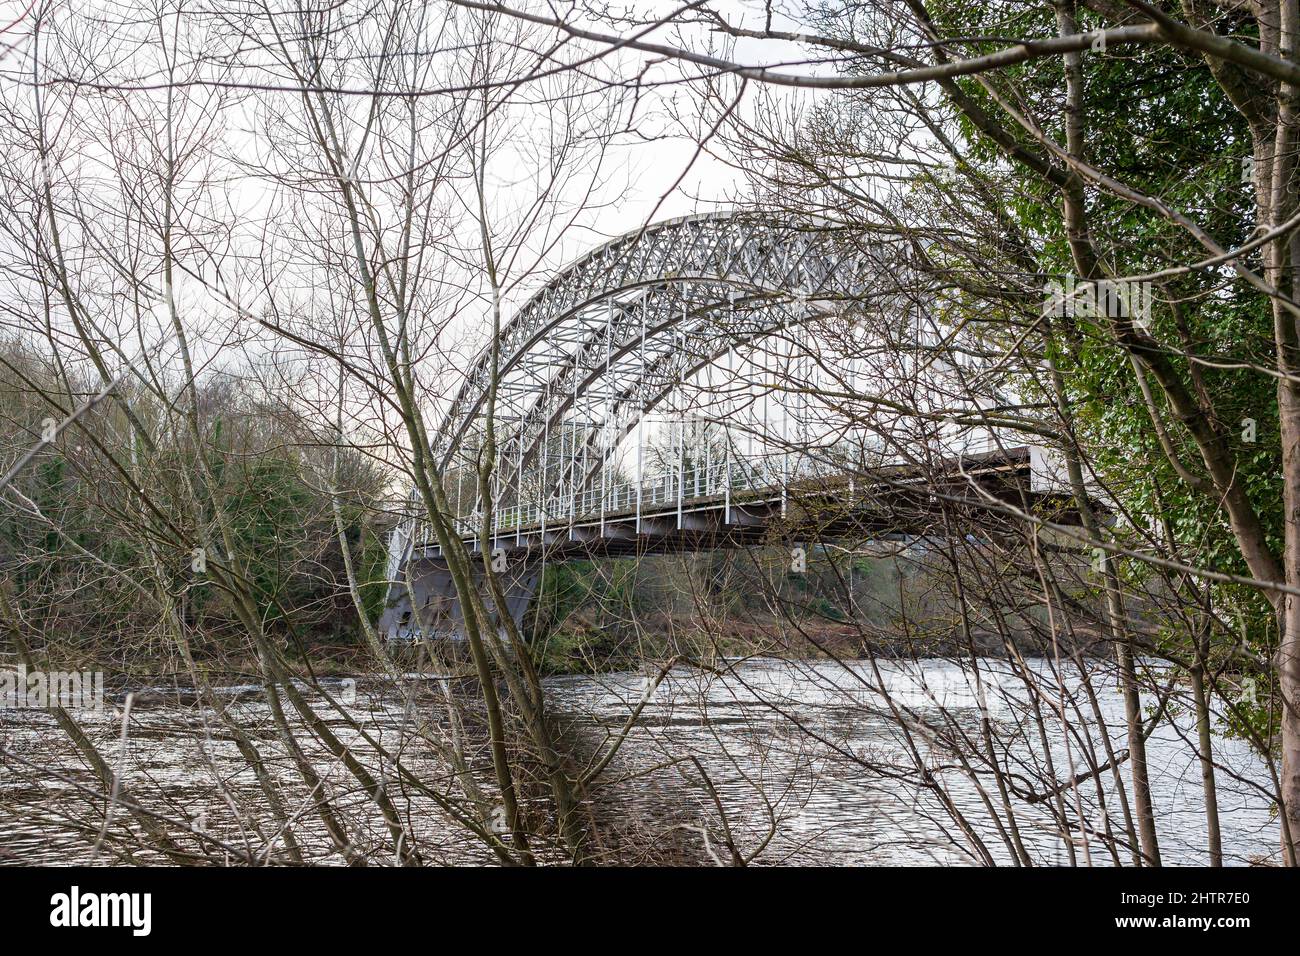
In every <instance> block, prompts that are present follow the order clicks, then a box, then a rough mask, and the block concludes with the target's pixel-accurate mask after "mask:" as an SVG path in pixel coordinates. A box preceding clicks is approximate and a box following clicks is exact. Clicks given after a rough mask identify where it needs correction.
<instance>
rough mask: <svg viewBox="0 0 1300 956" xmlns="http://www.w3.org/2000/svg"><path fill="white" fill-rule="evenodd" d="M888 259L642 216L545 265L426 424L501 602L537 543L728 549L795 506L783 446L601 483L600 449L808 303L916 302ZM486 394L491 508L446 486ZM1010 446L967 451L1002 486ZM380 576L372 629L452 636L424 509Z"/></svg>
mask: <svg viewBox="0 0 1300 956" xmlns="http://www.w3.org/2000/svg"><path fill="white" fill-rule="evenodd" d="M906 274H907V262H906V255H905V251H904V250H903V249H902V248H901V247H899V246H898V245H897V244H895V243H891V242H888V241H883V240H880V241H873V242H872V243H871V244H870V245H867V246H863V245H861V244H858V243H856V242H853V241H851V240H849V239H847V238H846V237H844V236H843V235H842V234H839V233H837V232H836V231H834V230H831V229H827V228H825V227H824V226H821V225H820V224H816V223H813V224H808V223H806V222H804V223H793V222H790V221H786V220H783V219H782V218H781V217H779V216H775V215H764V214H752V213H719V214H708V215H699V216H690V217H686V218H681V219H675V220H670V221H666V222H661V223H657V224H654V225H651V226H647V227H646V228H644V229H640V230H637V231H636V232H633V233H629V234H628V235H625V236H623V237H621V238H618V239H615V240H613V241H611V242H609V243H606V244H605V245H603V246H600V247H599V248H596V249H594V250H592V251H591V252H589V253H587V254H586V255H584V256H583V257H581V258H580V259H578V260H577V261H576V262H573V263H571V264H570V265H569V266H567V267H566V268H564V269H562V270H561V271H559V272H558V273H557V274H556V275H555V277H554V278H553V279H552V280H551V281H550V282H549V283H548V284H547V285H546V286H545V287H543V288H542V289H540V290H539V291H538V292H537V293H536V294H535V295H533V297H532V298H531V299H529V300H528V301H527V303H525V304H524V306H523V307H522V308H521V309H520V310H519V312H518V313H517V314H516V315H515V317H514V318H513V319H512V320H511V321H510V322H509V324H508V325H507V326H506V327H505V328H503V329H502V334H501V336H500V340H499V346H498V348H497V349H496V350H493V349H491V348H490V347H489V348H487V349H485V350H484V351H483V352H482V353H481V354H480V355H479V356H478V357H477V359H476V360H475V361H474V362H473V363H472V365H471V366H470V368H469V370H468V372H467V374H466V377H465V380H464V383H463V384H462V386H461V387H460V389H459V391H458V393H457V395H456V396H455V398H454V400H453V401H452V402H451V404H450V406H449V408H448V410H447V412H446V414H445V415H444V417H443V418H442V421H441V424H440V425H439V427H438V429H437V431H436V433H435V436H434V438H433V441H432V445H433V448H432V449H431V451H432V452H433V460H434V461H435V462H436V466H437V467H438V468H440V469H441V474H442V476H443V479H444V483H445V484H446V485H447V486H448V487H449V491H450V492H451V493H452V494H453V495H454V498H453V503H454V504H455V505H457V506H458V512H459V513H458V514H457V516H456V520H455V530H456V532H457V533H458V534H459V535H460V536H462V537H463V539H464V540H466V541H467V542H471V547H473V548H478V547H480V546H481V534H482V531H483V530H484V529H483V518H482V515H483V513H484V512H485V511H487V512H489V514H490V519H489V520H490V521H491V526H490V528H489V529H488V532H489V535H488V536H489V546H490V547H491V548H492V549H493V551H494V552H496V553H497V554H498V556H500V557H506V556H508V558H507V560H503V561H502V564H503V565H506V566H507V567H508V575H509V577H508V589H507V596H508V599H509V601H510V603H511V607H510V608H509V610H510V613H512V614H513V615H514V616H515V617H516V618H517V619H518V618H520V617H521V616H522V614H523V612H524V610H525V609H526V608H527V605H528V603H529V601H530V600H531V596H532V593H533V591H534V589H535V586H536V580H537V562H536V560H533V558H534V557H535V556H536V555H537V554H539V553H540V552H541V551H542V550H543V549H545V551H546V553H548V554H550V555H552V556H553V557H559V558H563V557H564V556H565V555H569V554H574V553H584V554H591V553H611V554H619V553H629V552H637V553H645V552H647V551H656V550H658V551H662V550H669V549H677V550H680V549H700V548H708V547H719V546H726V545H727V544H734V543H738V542H742V541H748V540H754V539H756V538H758V537H761V536H762V535H763V534H765V533H766V530H767V527H768V526H769V525H770V524H771V523H773V521H774V520H776V519H778V518H783V517H788V515H789V511H790V508H791V501H792V491H793V500H795V502H796V506H801V505H800V502H803V501H804V500H805V499H806V498H808V497H809V496H810V495H812V491H811V488H812V485H811V484H810V482H811V481H812V480H813V479H819V480H818V481H817V484H818V486H819V487H822V488H823V492H821V493H819V494H821V496H822V497H824V486H825V484H826V482H825V479H826V477H827V476H826V475H824V474H821V475H818V474H815V473H816V472H818V471H819V470H822V471H824V469H819V467H817V466H810V464H809V462H807V461H802V462H792V461H791V459H790V456H789V455H782V456H780V460H779V461H777V460H766V461H753V460H745V459H738V458H736V457H733V456H731V455H730V454H728V455H726V456H721V455H719V456H716V457H715V459H713V460H706V461H703V462H701V461H695V460H693V461H692V462H691V465H690V467H689V469H688V468H687V467H686V465H685V462H684V460H682V461H679V463H678V468H677V469H676V471H675V472H674V471H673V469H671V468H669V469H667V470H666V471H665V472H664V473H662V474H659V475H656V476H654V477H653V478H652V479H650V480H647V479H646V477H645V475H644V473H643V472H642V469H641V468H640V466H639V464H638V468H637V474H636V477H635V478H634V479H633V480H631V481H627V480H622V481H620V480H618V476H617V475H616V474H615V469H614V468H612V467H611V461H612V460H613V458H614V456H615V454H616V453H617V451H618V450H619V449H620V448H621V447H622V445H623V442H624V440H625V439H626V438H627V437H628V436H629V435H630V434H631V433H632V431H633V430H635V429H637V428H638V425H639V424H640V423H641V422H642V421H644V420H645V419H646V417H647V416H649V415H651V414H652V413H654V412H655V410H656V409H658V408H659V407H660V406H661V405H663V404H664V403H665V402H666V401H668V400H669V399H670V397H671V396H672V395H673V394H674V393H675V392H677V391H678V390H679V389H681V388H682V386H683V383H685V382H686V381H688V380H690V379H691V378H692V377H693V376H695V375H697V374H698V373H700V372H701V370H704V369H707V368H709V367H716V366H717V364H718V363H719V362H720V361H724V360H725V359H726V358H727V357H728V356H729V355H730V356H734V354H735V353H736V351H737V350H738V349H743V348H745V347H747V346H750V345H752V343H754V342H756V341H759V340H762V339H765V338H770V337H772V336H781V335H786V336H790V335H796V334H797V330H798V329H799V328H800V327H801V325H802V323H803V322H804V321H805V320H806V319H807V318H808V317H809V316H811V315H814V314H823V315H824V314H827V313H829V312H831V311H833V310H835V309H836V308H838V305H837V303H839V302H842V301H846V300H847V301H853V302H862V301H871V302H873V303H874V305H875V308H876V309H877V310H878V311H884V312H886V313H891V314H896V315H899V316H905V315H908V314H910V313H912V312H914V311H915V310H916V308H917V305H916V303H915V302H913V301H911V300H909V299H907V298H906V297H905V296H904V295H903V294H900V290H901V289H906V288H907V285H908V284H907V283H906V282H905V281H904V277H905V276H906ZM489 409H491V410H492V423H493V425H494V430H495V438H496V440H495V447H496V461H495V462H494V468H493V472H492V474H493V478H492V488H491V495H492V500H493V507H492V508H490V509H484V508H483V503H482V501H481V500H479V498H478V496H477V495H476V494H475V495H465V494H463V493H462V492H463V490H464V489H463V485H464V484H470V485H471V486H472V484H473V482H472V480H470V481H465V480H464V476H465V475H466V473H472V467H473V465H474V463H475V462H476V459H477V456H478V454H479V453H480V450H481V448H482V444H483V435H484V432H485V427H486V424H487V415H488V411H489ZM986 441H987V436H986ZM984 447H985V448H987V444H985V446H984ZM637 448H638V455H639V453H640V449H641V443H638V445H637ZM1028 458H1029V456H1028V454H1027V453H1026V450H1025V449H1018V450H1016V451H1015V452H1014V453H1011V454H1006V453H1002V452H998V453H993V454H988V453H986V454H984V455H983V456H982V457H980V458H976V459H972V461H971V462H970V464H971V465H972V466H973V467H974V469H975V471H976V472H978V473H979V474H981V475H985V476H987V478H988V480H989V481H990V482H992V483H994V484H1003V485H1005V484H1006V483H1007V482H1008V481H1012V482H1014V481H1016V480H1018V479H1022V478H1024V477H1025V474H1026V473H1027V472H1026V469H1027V467H1028ZM963 470H964V471H966V472H967V473H969V471H970V469H963ZM453 476H459V478H460V480H457V478H453ZM905 477H906V476H904V475H901V473H900V474H895V475H893V477H890V478H887V479H886V480H887V481H890V482H892V483H894V484H897V483H898V482H900V481H904V482H905ZM963 480H966V479H965V478H964V479H963ZM843 485H844V487H843V488H842V489H840V490H838V491H837V492H835V497H838V498H840V499H851V498H853V497H854V495H855V494H860V493H861V492H862V491H864V490H865V489H861V488H855V487H854V484H853V481H852V479H848V480H847V481H846V482H844V483H843ZM452 486H455V487H452ZM900 503H901V502H900ZM914 504H915V502H912V503H911V505H914ZM911 505H909V506H911ZM418 510H419V509H415V511H416V513H418ZM388 577H389V580H390V581H391V582H393V583H392V585H391V586H390V593H389V600H388V606H387V608H386V610H385V612H384V615H383V618H382V620H381V623H380V627H381V630H383V631H384V632H385V633H386V634H387V635H388V636H389V637H390V638H394V639H410V638H411V637H413V636H415V635H416V634H418V633H421V632H423V633H426V634H430V633H432V634H437V635H439V636H448V635H454V634H456V633H458V625H457V621H458V620H459V617H460V610H459V606H458V602H457V599H456V597H455V592H454V588H453V587H452V584H451V579H450V574H449V572H448V571H447V566H446V562H445V560H444V559H443V557H442V554H441V548H440V547H439V545H438V543H437V541H436V539H434V538H432V536H431V535H430V534H429V532H428V529H427V528H426V527H425V525H424V524H423V522H421V521H419V520H417V519H414V518H412V519H409V520H407V521H406V522H404V523H403V524H402V525H400V526H399V527H398V529H397V530H396V531H395V532H394V535H393V538H392V541H391V544H390V552H389V565H388Z"/></svg>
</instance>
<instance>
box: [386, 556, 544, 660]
mask: <svg viewBox="0 0 1300 956" xmlns="http://www.w3.org/2000/svg"><path fill="white" fill-rule="evenodd" d="M474 557H475V559H476V560H478V556H477V555H475V556H474ZM511 563H512V565H513V566H514V567H512V568H511V569H510V570H507V571H504V572H499V573H498V578H499V580H500V581H501V587H502V590H503V591H504V592H505V599H506V606H505V608H504V611H505V613H506V614H509V615H510V617H511V619H512V620H513V621H514V622H515V625H516V626H518V627H519V628H521V629H522V628H523V622H524V615H525V614H527V613H528V607H529V605H530V604H532V602H533V596H534V595H535V594H536V592H537V585H538V583H539V581H540V580H541V568H540V566H538V565H537V564H535V563H534V562H531V561H522V560H519V559H516V560H515V561H513V562H511ZM402 572H403V574H404V575H406V574H407V573H408V572H409V581H410V587H409V588H408V586H407V581H406V580H403V581H402V582H401V583H395V584H394V585H393V586H392V589H391V590H390V592H389V596H388V605H387V607H385V608H384V613H383V615H382V616H381V617H380V619H379V632H380V633H381V634H382V635H383V636H384V638H385V639H386V640H390V641H397V642H402V643H412V642H415V641H418V640H419V639H420V637H421V636H422V635H423V636H424V637H428V638H429V639H430V640H443V641H464V640H465V616H464V612H463V610H462V608H461V603H460V598H459V597H458V596H457V595H456V586H455V584H454V583H453V581H452V577H451V570H450V569H449V568H448V566H447V562H446V561H443V560H442V559H441V558H420V557H413V558H411V560H410V562H409V564H408V565H407V567H404V568H403V569H402ZM474 583H475V584H476V585H478V586H479V587H480V588H481V590H480V593H481V594H484V598H485V601H486V603H487V605H488V607H489V608H491V606H492V601H491V598H489V597H487V595H486V586H485V584H484V580H483V569H482V566H481V565H479V566H476V568H475V571H474ZM499 633H500V635H501V636H502V637H503V638H504V636H505V627H504V626H500V628H499Z"/></svg>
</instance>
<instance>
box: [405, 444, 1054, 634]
mask: <svg viewBox="0 0 1300 956" xmlns="http://www.w3.org/2000/svg"><path fill="white" fill-rule="evenodd" d="M889 471H890V473H888V474H885V473H882V474H881V475H879V476H877V477H876V478H875V480H873V481H871V482H870V483H868V484H867V486H866V487H865V488H864V487H862V485H861V484H860V483H858V482H853V481H850V480H846V479H843V480H836V481H831V482H828V481H826V480H818V481H815V482H813V481H809V482H806V483H802V484H801V483H798V482H792V483H790V484H788V485H787V486H785V487H784V488H772V489H768V490H761V491H748V492H746V493H745V494H744V495H743V496H742V497H737V498H733V497H732V496H731V495H730V494H727V493H724V494H714V495H711V496H707V497H700V498H690V499H686V500H677V501H667V502H654V501H650V502H648V503H647V502H645V501H642V502H640V507H630V508H627V509H625V510H620V511H608V512H606V513H605V514H596V515H582V516H575V517H572V518H568V519H565V520H564V521H562V522H560V521H557V522H545V521H542V522H534V523H530V524H528V525H526V526H523V525H521V526H516V527H509V528H499V527H498V528H495V529H494V530H493V531H492V533H491V534H490V536H489V543H488V549H489V551H490V552H491V555H490V556H491V558H492V559H493V560H494V563H495V564H496V566H497V567H498V568H500V569H503V570H501V571H500V572H499V577H500V579H501V581H502V585H503V589H504V591H505V593H506V598H507V603H508V605H509V608H508V610H509V612H510V614H511V616H512V617H513V618H514V620H515V622H516V623H517V624H520V623H522V621H523V619H524V615H525V613H526V612H527V609H528V607H529V605H530V604H531V602H532V598H533V596H534V593H535V591H536V588H537V586H538V584H539V583H540V577H541V575H540V571H541V567H542V564H543V562H544V561H552V562H558V561H568V560H580V559H590V558H605V557H610V558H617V557H631V556H642V555H658V554H687V553H694V552H701V551H712V550H720V549H729V548H742V547H752V546H759V545H776V544H786V545H790V546H793V545H797V544H802V543H808V542H818V541H821V542H824V541H830V540H852V541H871V540H876V541H882V540H888V539H898V538H901V537H919V536H929V537H945V536H946V533H947V532H946V525H945V521H946V520H948V519H950V518H951V517H952V515H953V514H954V512H958V511H963V510H964V511H965V512H966V513H967V514H966V520H964V521H961V522H960V523H959V526H960V527H961V528H962V529H963V530H962V533H963V534H967V533H977V534H980V535H985V536H995V535H998V534H1000V533H1009V532H1011V531H1012V529H1013V527H1014V526H1015V523H1014V522H1013V521H1011V520H1010V519H1008V518H1006V517H1005V516H1004V514H1003V513H1002V511H1001V510H1000V508H999V503H1006V504H1009V505H1011V506H1013V507H1014V508H1016V509H1017V510H1023V509H1029V510H1032V511H1035V512H1037V513H1043V514H1044V515H1045V516H1046V517H1048V518H1049V519H1050V520H1053V521H1055V522H1058V523H1062V524H1075V523H1076V516H1075V515H1073V513H1072V512H1070V511H1069V510H1068V498H1067V496H1064V495H1062V494H1060V493H1059V492H1044V491H1041V490H1034V487H1033V486H1034V484H1035V482H1034V481H1033V475H1032V473H1031V465H1030V454H1029V450H1028V449H1025V448H1017V449H1010V450H1008V451H1006V452H998V453H994V454H987V455H978V456H970V457H969V458H967V459H966V460H964V461H963V462H961V464H960V467H955V468H954V469H953V471H952V473H951V475H950V476H949V477H948V478H947V479H946V480H944V481H939V482H936V481H934V479H933V476H931V478H930V480H928V481H927V482H925V483H924V484H922V483H921V482H919V481H918V480H917V475H916V470H915V469H908V468H902V467H899V468H894V469H890V470H889ZM972 519H974V520H972ZM466 545H467V547H468V548H469V550H470V551H471V552H472V553H474V554H476V555H477V559H478V561H479V562H480V563H481V560H482V553H481V542H480V541H478V540H472V541H471V540H467V541H466ZM406 568H408V569H409V576H410V581H411V583H412V585H413V587H414V590H415V602H414V605H413V604H412V601H411V594H410V592H409V590H408V588H407V586H406V582H405V580H403V581H402V582H401V583H400V584H399V585H398V586H396V587H394V589H393V591H392V593H391V594H390V600H389V605H388V607H387V609H386V611H385V613H384V616H383V618H382V619H381V621H380V628H381V630H382V631H383V633H385V634H386V635H387V637H388V638H390V639H392V640H412V639H415V638H416V637H418V636H419V634H420V633H424V634H425V635H427V636H429V637H433V638H438V639H451V640H459V639H462V637H463V629H462V626H461V621H462V617H461V610H460V603H459V600H458V599H457V597H456V593H455V588H454V587H453V585H452V581H451V575H450V572H449V571H448V570H447V563H446V560H445V558H444V557H443V556H442V549H441V548H440V547H439V546H438V544H437V543H436V542H428V541H426V542H415V543H414V546H413V548H412V551H411V554H410V558H409V559H408V561H407V564H406ZM480 575H481V571H480ZM405 576H406V574H405V571H404V574H403V577H405Z"/></svg>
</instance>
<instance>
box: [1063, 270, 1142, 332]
mask: <svg viewBox="0 0 1300 956" xmlns="http://www.w3.org/2000/svg"><path fill="white" fill-rule="evenodd" d="M1043 296H1044V300H1043V314H1044V315H1054V316H1058V317H1062V316H1079V317H1082V318H1089V317H1098V316H1109V317H1110V318H1112V319H1118V318H1128V319H1133V320H1135V321H1136V322H1137V324H1138V325H1146V323H1147V322H1148V321H1150V319H1151V303H1152V300H1153V294H1152V288H1151V283H1150V282H1135V281H1131V280H1128V279H1118V280H1112V279H1101V280H1099V281H1097V282H1077V283H1076V281H1075V278H1074V276H1066V277H1065V281H1064V282H1058V281H1057V280H1055V279H1052V280H1051V281H1049V282H1047V283H1046V284H1045V285H1044V286H1043Z"/></svg>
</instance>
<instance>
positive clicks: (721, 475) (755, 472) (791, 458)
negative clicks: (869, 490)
mask: <svg viewBox="0 0 1300 956" xmlns="http://www.w3.org/2000/svg"><path fill="white" fill-rule="evenodd" d="M995 447H996V441H995V440H994V439H993V438H992V436H989V435H978V434H977V435H969V436H963V437H962V438H960V439H959V440H957V441H956V442H954V443H953V445H952V447H950V448H949V447H945V449H944V450H945V451H947V452H952V453H956V454H963V455H964V454H979V453H982V452H986V451H990V450H992V449H994V448H995ZM882 452H883V449H882ZM901 463H902V462H901V460H899V461H886V460H885V459H884V458H883V457H882V458H881V460H880V461H879V462H877V465H878V466H885V465H889V464H901ZM852 470H853V469H846V468H845V467H844V465H843V464H842V463H841V462H837V461H835V460H834V459H833V458H831V457H830V456H821V457H815V456H811V455H797V456H796V455H791V454H784V455H782V454H778V455H770V456H766V457H757V458H747V459H732V460H730V461H723V462H714V463H710V464H708V465H706V466H702V467H696V466H693V465H689V464H687V465H683V466H682V467H680V468H679V469H678V470H676V471H673V470H671V469H670V470H668V471H666V472H664V473H661V474H658V475H654V476H651V477H648V478H646V479H644V480H642V481H640V482H637V481H625V482H615V483H612V484H604V485H603V487H602V486H601V485H596V486H593V487H590V488H587V489H584V490H581V491H574V492H570V493H567V494H557V495H552V496H550V497H549V498H547V499H546V500H545V501H544V502H522V503H516V504H511V505H504V506H501V507H498V508H497V509H496V510H495V511H494V512H493V514H492V529H491V531H492V537H493V538H496V537H500V536H503V535H508V534H510V533H512V532H521V531H523V530H528V531H529V532H530V533H533V532H537V531H541V530H552V529H553V530H557V531H558V530H561V529H562V528H567V527H569V526H570V525H572V524H573V523H574V522H583V523H587V522H590V521H591V520H593V519H599V518H605V517H617V518H620V519H622V518H626V517H627V516H628V515H638V516H639V515H641V514H645V513H647V512H655V513H662V512H663V511H664V510H665V509H666V508H671V507H674V506H676V507H677V508H679V509H681V508H684V507H686V506H687V505H688V504H689V505H690V506H692V507H694V506H695V505H696V504H698V503H700V502H705V501H709V500H711V499H719V498H721V499H726V500H730V499H731V498H734V497H735V496H736V495H738V494H739V495H741V496H750V495H752V494H757V493H763V492H772V493H779V492H781V491H782V490H783V489H785V488H786V487H788V485H789V484H791V483H792V482H800V483H805V482H808V481H816V480H817V479H826V478H839V477H842V476H844V475H845V474H846V472H849V473H851V471H852ZM453 527H454V529H455V532H456V533H457V534H458V535H459V536H460V537H461V538H462V539H463V540H468V539H471V538H477V537H478V536H479V535H480V534H481V529H482V516H481V514H479V513H478V512H471V513H469V514H464V515H459V516H457V517H456V518H455V519H454V521H453ZM414 542H415V545H416V546H417V547H427V546H429V545H431V544H436V541H433V540H432V538H431V535H430V534H429V531H428V528H427V525H426V523H425V522H423V521H417V522H416V528H415V534H414Z"/></svg>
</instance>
